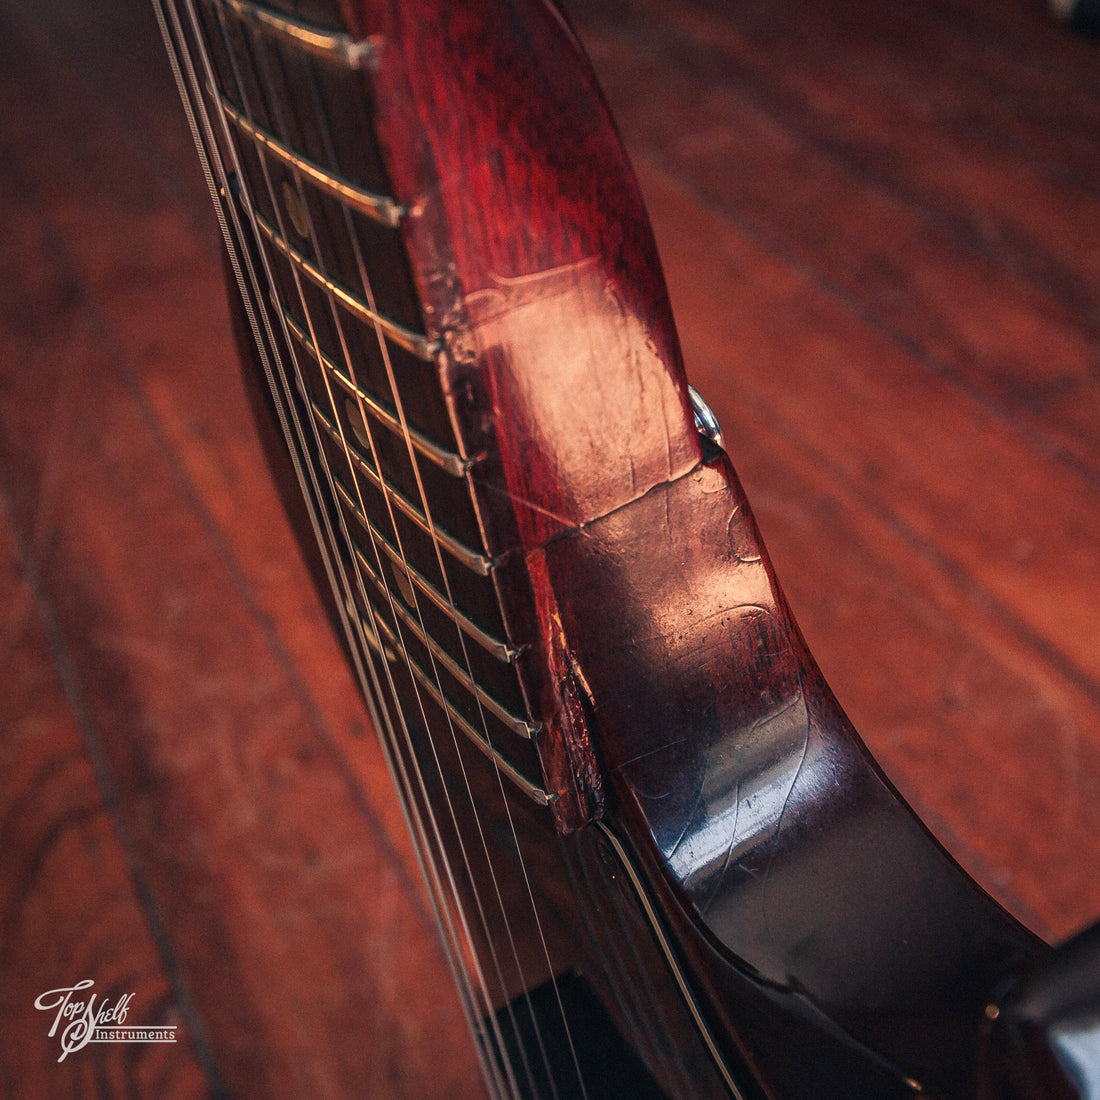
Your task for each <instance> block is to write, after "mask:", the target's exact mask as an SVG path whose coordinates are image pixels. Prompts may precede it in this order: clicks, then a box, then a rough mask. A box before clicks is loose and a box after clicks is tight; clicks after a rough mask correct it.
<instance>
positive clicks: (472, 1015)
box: [154, 0, 516, 1096]
mask: <svg viewBox="0 0 1100 1100" xmlns="http://www.w3.org/2000/svg"><path fill="white" fill-rule="evenodd" d="M154 2H155V3H156V5H157V12H158V18H159V19H160V22H161V28H162V31H163V32H164V37H165V41H166V44H167V45H168V47H169V52H170V54H172V53H173V44H172V41H171V38H170V36H169V34H168V30H167V24H166V21H165V16H164V12H163V10H162V9H161V7H160V2H161V0H154ZM187 7H188V12H189V16H190V21H191V26H192V29H193V30H194V33H195V35H196V37H197V41H198V42H199V43H200V47H199V50H198V53H199V56H200V58H201V60H202V64H203V66H204V69H205V75H206V78H207V80H210V79H212V73H211V66H210V60H209V57H208V55H207V54H206V52H205V50H203V49H202V48H201V38H202V36H201V32H200V30H199V25H198V19H197V14H196V11H195V7H194V3H193V2H188V3H187ZM172 17H173V20H174V22H175V26H176V29H177V33H178V34H180V35H181V36H182V31H181V29H180V24H179V16H178V12H177V11H176V10H175V9H174V8H173V9H172ZM222 31H223V35H224V23H223V26H222ZM186 60H187V64H188V71H189V75H190V87H191V89H192V92H193V94H194V96H195V98H196V100H197V101H198V109H199V110H200V111H201V112H202V119H203V125H204V127H205V132H206V134H207V135H209V136H210V138H211V147H212V149H213V156H214V157H215V159H216V164H217V168H218V172H219V174H220V179H221V185H222V187H223V188H225V189H226V190H228V181H227V177H226V173H225V168H224V165H223V163H222V158H221V154H220V152H219V151H218V147H217V142H216V141H215V140H213V131H212V128H211V124H210V121H209V118H208V116H207V113H206V110H205V107H204V105H203V104H202V101H201V96H200V94H199V93H200V82H199V81H198V79H197V77H196V76H195V72H194V67H193V65H192V62H191V58H190V56H189V54H188V55H186ZM234 64H235V63H234ZM177 79H178V80H179V81H180V86H181V93H182V94H183V98H184V104H185V107H187V106H188V104H189V99H188V93H187V91H186V90H185V85H184V84H183V82H182V79H181V78H180V77H179V73H178V70H177ZM238 84H239V77H238ZM246 107H247V103H246ZM189 117H190V116H189ZM220 121H221V125H222V130H223V133H224V136H225V138H226V141H227V147H228V148H229V149H230V153H231V155H232V156H233V159H234V161H235V162H237V158H236V154H235V152H234V151H233V149H232V142H231V141H229V134H228V131H227V127H226V121H225V119H224V116H223V117H222V118H221V119H220ZM193 129H195V127H194V125H193ZM196 144H197V146H198V148H199V154H200V159H203V163H204V166H205V165H206V163H207V162H206V160H205V152H204V145H203V141H202V140H201V139H200V138H199V136H198V133H197V132H196ZM237 170H238V171H239V170H240V165H239V162H237ZM266 176H267V174H266V171H265V178H266ZM207 177H208V180H210V182H211V191H212V196H213V198H214V201H215V206H219V204H218V201H217V192H216V188H215V187H214V185H213V181H212V178H211V176H210V173H209V170H207ZM268 187H269V190H270V179H268ZM227 205H228V208H229V213H230V214H231V216H232V218H233V223H234V225H235V226H236V227H237V233H238V239H240V240H243V239H244V236H243V234H241V230H240V222H239V217H238V211H237V207H236V205H235V204H233V203H228V204H227ZM219 218H220V221H221V223H222V228H223V231H225V235H226V244H227V246H228V247H229V251H230V255H231V257H232V258H233V260H234V270H235V272H236V273H237V276H238V280H239V282H240V286H241V291H242V294H243V296H244V302H245V306H246V310H247V311H248V314H249V318H250V321H251V323H252V326H253V329H254V331H256V332H257V335H258V334H259V330H258V328H257V326H256V320H255V314H254V313H253V311H252V310H251V308H250V305H249V303H250V301H251V297H250V291H249V288H248V287H246V286H245V283H244V280H243V278H242V277H241V268H240V264H239V262H238V259H237V256H236V248H235V245H234V242H233V240H232V239H231V235H230V234H229V233H228V231H227V230H226V222H225V211H224V210H222V209H221V208H220V207H219ZM254 224H255V222H254V219H253V225H254ZM260 257H261V259H262V262H263V267H264V271H265V273H266V275H267V278H268V280H269V283H270V280H271V269H270V265H269V263H268V261H267V259H266V257H264V256H263V255H262V251H261V253H260ZM243 259H244V262H245V263H246V264H247V266H248V271H249V277H250V279H251V280H252V285H253V288H255V290H256V291H258V290H259V284H258V281H257V279H256V275H255V272H254V269H253V264H252V260H251V258H250V257H249V256H248V254H247V251H246V252H245V254H244V257H243ZM256 302H257V305H259V306H260V307H261V316H262V317H263V322H264V325H265V327H266V330H267V332H268V334H269V336H271V332H272V328H271V321H270V318H269V316H268V315H267V312H266V310H262V296H257V298H256ZM272 340H273V338H272ZM270 346H271V347H272V348H277V345H276V344H275V343H274V342H272V343H271V345H270ZM260 351H261V355H262V357H263V361H264V367H265V373H266V374H267V376H268V381H269V383H271V385H272V389H273V391H274V390H275V383H274V378H275V377H276V375H275V374H274V373H273V371H272V369H271V365H270V363H269V362H268V360H267V357H266V355H263V346H262V345H261V347H260ZM275 354H276V358H277V359H278V360H279V374H278V377H280V380H281V383H282V387H283V389H284V390H285V391H286V395H287V396H286V400H287V401H288V402H289V399H290V392H291V391H290V386H289V382H288V380H287V372H286V368H285V366H284V365H283V363H282V361H281V358H282V357H281V356H279V355H278V352H277V351H276V352H275ZM292 365H293V364H292ZM294 366H295V374H296V375H297V374H298V372H297V369H296V365H294ZM297 380H298V382H299V384H300V383H301V378H300V376H298V378H297ZM275 396H276V406H277V408H278V409H279V410H280V423H281V424H282V426H283V429H284V433H287V424H286V421H285V417H284V414H283V406H282V404H281V398H280V395H279V394H277V393H276V395H275ZM290 409H291V415H292V416H293V418H294V423H295V426H296V429H297V432H298V435H299V437H300V438H301V439H302V440H303V441H304V438H305V437H304V435H303V431H302V426H301V423H300V421H299V418H298V415H297V412H296V411H295V410H294V408H293V403H292V402H290ZM312 429H313V432H312V434H313V435H314V437H316V436H317V431H318V429H317V425H316V424H315V423H314V424H312ZM288 441H289V435H288ZM318 446H319V441H318ZM305 453H306V455H307V465H308V467H309V470H310V476H311V478H312V479H313V483H314V486H315V488H316V473H315V471H314V469H313V465H312V463H309V462H308V448H307V450H306V452H305ZM293 454H294V452H293V448H292V457H293ZM321 461H322V464H323V465H324V466H325V471H326V473H327V474H328V476H329V478H330V480H331V476H332V474H331V470H329V468H328V464H327V462H326V460H325V459H324V456H323V453H322V454H321ZM295 466H296V469H297V468H298V467H297V461H295ZM298 475H299V480H300V481H301V482H302V485H303V489H305V484H304V481H302V474H301V470H300V469H298ZM307 503H308V493H307ZM311 514H312V509H311ZM324 514H325V526H326V531H327V532H328V534H329V538H330V539H332V540H333V546H334V545H335V539H334V536H333V533H332V529H331V521H330V518H329V516H328V513H327V510H324ZM314 526H315V529H316V521H314ZM340 526H341V528H343V531H344V537H345V539H348V538H349V536H348V533H347V530H346V526H345V524H344V523H343V522H342V521H341V524H340ZM324 549H325V548H324V545H323V541H322V550H324ZM324 556H325V559H326V566H327V565H328V554H327V552H326V553H325V555H324ZM337 564H338V568H339V571H340V576H341V580H342V581H343V582H344V584H343V590H344V591H345V592H346V591H348V587H347V580H346V576H345V572H344V567H343V564H342V562H340V561H339V555H338V554H337ZM329 575H330V579H331V577H332V574H331V570H330V572H329ZM359 583H360V587H361V586H362V581H361V579H360V581H359ZM334 587H336V586H335V584H334ZM342 611H343V609H342ZM342 618H344V616H343V615H342ZM355 620H356V623H357V626H358V633H359V636H360V638H361V639H362V643H361V644H362V647H363V650H366V649H367V648H368V647H367V635H366V633H365V632H364V630H363V627H362V622H361V619H360V618H359V617H358V616H356V617H355ZM344 622H345V629H347V624H348V620H347V619H346V618H344ZM349 642H351V643H352V644H351V648H352V653H353V655H354V656H355V664H356V668H357V669H358V671H359V675H360V681H361V682H362V683H363V685H364V688H366V683H365V677H364V675H363V664H362V663H361V661H360V659H359V656H358V653H359V652H360V651H359V650H358V649H357V648H356V646H355V644H354V639H353V638H352V637H350V631H349ZM364 655H365V654H364ZM367 665H368V667H369V669H370V673H371V679H372V682H373V686H374V693H373V696H372V693H371V692H365V694H366V695H367V700H368V703H369V704H370V710H371V714H372V717H373V718H374V720H375V724H376V728H378V729H379V730H380V731H383V730H384V731H385V732H386V735H387V736H384V737H381V738H380V740H381V742H382V748H383V755H384V757H385V760H386V764H387V767H388V769H389V772H390V775H391V777H392V778H393V780H394V783H395V785H396V786H397V787H398V789H399V791H401V792H402V799H401V804H402V811H403V813H404V816H405V820H406V823H407V824H408V825H409V828H410V831H411V832H412V833H413V835H414V838H415V843H414V849H415V851H416V853H417V859H418V862H419V863H420V867H421V871H422V873H423V874H424V876H425V879H426V880H427V881H428V882H429V886H430V891H429V892H430V895H431V898H432V909H433V913H434V916H435V920H436V924H437V928H438V929H439V932H440V936H441V938H442V939H443V942H444V945H445V947H446V954H447V958H448V962H449V964H450V965H451V969H452V973H453V974H454V976H455V980H456V983H457V984H458V986H459V988H460V991H461V993H462V1002H463V1006H464V1009H465V1013H466V1016H467V1020H468V1022H469V1024H470V1027H471V1029H472V1031H473V1033H474V1035H475V1040H476V1038H477V1037H478V1036H479V1035H480V1034H481V1033H482V1028H481V1025H480V1018H481V1013H480V1012H478V1011H477V1010H475V1008H474V1001H475V999H476V998H477V993H476V992H475V990H476V988H477V987H478V986H480V990H481V991H482V994H483V995H484V996H485V997H486V998H488V996H489V994H488V988H487V985H486V982H485V977H484V974H483V972H482V969H481V965H480V959H479V957H478V954H477V952H476V951H474V954H473V956H471V955H470V954H469V951H470V950H473V944H472V941H471V939H470V930H469V926H468V923H467V917H466V913H465V906H464V905H463V903H462V901H461V898H460V896H459V895H458V892H457V887H456V884H455V880H454V872H453V870H452V868H451V865H450V860H449V858H448V856H447V852H446V850H445V849H444V846H443V843H442V838H441V836H440V833H439V827H438V825H437V823H436V821H435V814H434V812H433V810H432V808H431V804H430V801H428V802H427V804H426V805H425V806H423V807H422V806H421V804H420V802H419V801H418V799H417V798H416V793H415V789H414V787H413V784H412V780H411V779H410V775H409V771H408V767H407V763H406V761H405V758H404V756H403V754H402V753H401V751H400V748H399V745H398V741H397V736H396V731H395V729H394V725H393V722H392V718H391V717H390V713H389V706H388V705H387V704H386V703H385V700H384V696H383V692H382V690H381V685H380V683H379V677H378V669H377V666H376V664H375V662H373V661H368V662H367ZM382 667H383V668H384V669H388V664H387V663H386V662H384V661H383V662H382ZM386 678H387V680H388V681H389V684H390V690H391V695H390V698H391V699H393V700H394V701H395V702H396V696H395V695H393V694H392V692H393V681H392V677H391V676H390V675H389V673H388V672H387V675H386ZM375 700H377V702H378V704H379V707H380V709H381V712H382V714H383V716H384V717H385V725H384V726H383V725H381V724H379V723H378V711H377V710H376V708H375ZM397 709H398V719H399V721H400V724H401V727H402V729H403V731H404V734H405V740H406V744H408V745H409V746H410V751H411V741H410V740H409V734H408V728H407V724H406V722H405V719H404V715H403V714H401V713H400V708H397ZM387 737H388V740H387ZM413 768H414V772H415V775H416V778H417V781H418V782H419V787H420V791H421V793H422V794H423V795H424V796H425V798H426V797H427V791H426V788H425V786H424V780H423V775H422V774H421V771H420V767H419V764H418V763H417V762H416V760H415V758H414V759H413ZM425 811H426V820H427V822H428V823H429V824H430V825H431V834H429V833H428V831H427V830H426V828H425V816H424V813H425ZM414 823H415V824H414ZM433 837H434V845H433V843H432V838H433ZM440 866H441V867H442V869H443V871H444V872H445V874H446V881H447V883H448V884H449V894H448V893H447V891H446V889H445V888H444V883H443V880H442V879H441V878H440V874H439V869H440ZM479 908H480V904H479ZM456 917H457V918H458V921H459V926H460V927H461V929H462V936H463V938H460V937H459V935H458V927H459V926H456V924H455V918H456ZM475 979H476V981H475ZM487 1003H488V1002H487ZM489 1008H490V1011H491V1004H489ZM491 1020H492V1021H493V1022H492V1030H493V1032H494V1034H495V1036H496V1041H497V1042H498V1044H499V1043H500V1034H499V1030H498V1028H497V1026H496V1024H495V1018H491ZM476 1045H477V1052H478V1060H479V1062H480V1064H481V1066H482V1070H483V1072H484V1074H485V1079H486V1083H487V1085H488V1086H489V1088H490V1091H491V1092H492V1093H493V1095H494V1096H497V1095H501V1093H502V1091H503V1090H507V1091H508V1092H509V1093H510V1094H514V1093H515V1091H516V1085H515V1079H514V1076H513V1074H512V1070H511V1066H510V1065H508V1066H506V1067H504V1068H505V1072H506V1076H507V1080H506V1081H505V1080H504V1079H503V1078H502V1077H501V1074H500V1069H501V1067H500V1066H498V1065H497V1063H496V1060H495V1059H492V1058H490V1057H488V1056H487V1053H486V1047H485V1045H484V1044H483V1043H481V1042H480V1041H477V1044H476Z"/></svg>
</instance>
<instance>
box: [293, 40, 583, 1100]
mask: <svg viewBox="0 0 1100 1100" xmlns="http://www.w3.org/2000/svg"><path fill="white" fill-rule="evenodd" d="M306 65H307V69H308V71H309V73H310V77H311V92H312V94H313V101H314V108H315V113H316V117H317V120H318V124H319V127H320V131H321V134H322V137H323V140H324V142H325V146H326V149H325V152H326V157H327V160H328V162H329V163H335V162H336V155H335V150H334V148H333V146H332V140H331V135H330V134H329V129H328V121H327V118H326V112H325V110H324V106H323V104H322V102H321V98H320V94H319V89H318V88H317V84H316V75H315V71H314V65H313V62H312V60H311V59H306ZM300 197H301V198H302V199H303V201H304V195H301V196H300ZM340 210H341V213H342V214H343V217H344V222H345V229H346V232H347V236H348V240H349V241H350V242H351V245H352V249H353V251H354V254H355V259H356V265H357V267H358V272H359V276H360V281H361V283H362V287H363V292H364V294H365V295H366V298H367V302H368V305H369V306H370V308H371V309H372V311H374V312H375V313H378V312H379V311H378V310H377V308H376V301H375V298H374V294H373V291H372V288H371V285H370V280H369V278H368V275H367V271H366V266H365V264H364V261H363V256H362V253H361V249H360V243H359V239H358V235H357V234H356V233H355V231H354V227H353V225H352V222H351V215H350V212H349V211H348V209H347V207H346V205H345V204H340ZM375 330H376V333H377V337H378V342H379V349H380V352H381V354H382V357H383V361H384V364H385V368H386V375H387V380H388V382H389V386H390V392H391V393H392V394H393V398H394V405H395V408H396V411H397V415H398V420H399V423H400V425H401V428H402V433H403V435H404V440H405V444H406V448H407V451H408V455H409V460H410V464H411V466H412V469H413V473H414V476H415V478H416V481H417V489H418V492H419V495H420V500H421V503H422V505H423V509H424V514H425V517H426V519H427V522H428V525H429V529H430V533H431V536H432V543H433V546H434V547H435V551H436V557H437V562H438V565H439V569H440V575H441V576H442V578H443V582H444V586H445V592H446V596H447V601H448V604H449V606H450V611H451V619H452V621H453V622H454V623H455V627H456V635H457V640H458V644H459V646H460V647H461V649H462V656H463V661H464V663H465V665H466V670H467V673H468V674H469V676H470V681H471V683H473V684H474V686H475V700H476V703H477V707H478V712H479V714H480V717H481V726H482V731H483V732H484V735H485V739H486V741H487V742H490V743H491V738H490V735H489V730H488V723H487V720H486V717H485V714H484V710H483V706H482V699H481V696H480V692H479V691H477V690H476V689H477V681H476V678H475V676H474V672H473V668H472V665H471V662H470V657H469V652H468V648H467V642H466V638H465V636H464V634H463V632H462V631H461V629H459V627H458V625H457V619H458V613H457V609H456V607H455V602H454V597H453V594H452V591H451V586H450V581H449V578H448V572H447V567H446V564H445V562H444V560H443V556H442V553H441V551H440V547H439V540H438V539H437V538H436V535H435V526H434V522H433V519H432V513H431V505H430V502H429V500H428V494H427V492H426V490H425V488H424V484H423V481H422V478H421V473H420V465H419V459H418V457H417V454H416V450H415V448H414V446H413V443H412V439H411V433H410V431H409V428H408V423H407V420H406V416H405V412H404V407H403V403H402V400H401V394H400V388H399V386H398V384H397V377H396V372H395V370H394V368H393V363H392V360H391V357H390V354H389V350H388V346H387V344H386V341H385V339H384V338H383V335H382V332H381V328H380V326H379V325H377V324H376V325H375ZM347 363H348V367H349V370H350V371H351V373H352V380H353V382H355V383H356V388H357V389H358V388H359V387H358V381H357V379H356V378H355V376H354V363H352V362H351V359H350V358H348V359H347ZM359 413H360V416H361V417H362V418H363V421H364V423H365V424H367V425H368V435H370V429H369V420H368V418H367V417H366V414H365V412H364V410H363V409H362V403H361V399H360V407H359ZM455 435H456V438H458V437H459V433H458V431H457V425H456V426H455ZM372 447H373V443H372ZM403 560H404V559H403ZM410 591H411V593H412V595H413V599H414V606H415V607H416V611H417V616H418V618H419V619H420V624H421V628H422V629H425V627H424V622H423V619H422V617H420V609H419V602H418V597H417V595H416V590H415V586H412V585H411V584H410ZM452 737H455V733H454V730H453V727H452ZM455 748H456V752H458V751H459V749H458V742H457V737H456V744H455ZM459 760H460V766H462V768H463V771H462V774H463V780H464V781H465V782H466V785H467V791H468V793H469V795H470V800H471V806H472V808H473V809H474V812H475V818H476V813H477V806H476V801H475V800H474V797H473V794H472V792H471V791H470V790H469V783H468V780H467V777H466V772H465V768H464V766H463V765H461V756H460V757H459ZM492 762H493V764H494V768H495V770H496V773H497V783H498V787H499V789H500V795H501V800H502V804H503V806H504V809H505V813H506V814H507V820H508V826H509V830H510V832H511V838H512V843H513V845H514V846H515V851H516V856H517V858H518V860H519V864H520V868H521V870H522V872H523V878H524V885H525V888H526V890H527V893H528V901H529V903H530V906H531V911H532V915H533V917H534V920H535V924H536V928H537V931H538V934H539V939H540V944H541V946H542V949H543V955H544V958H545V961H546V964H547V968H548V971H549V973H550V976H551V982H552V984H553V988H554V990H555V994H556V997H557V1001H558V1007H559V1011H560V1013H561V1016H562V1023H563V1026H564V1028H565V1032H566V1038H567V1041H568V1043H569V1047H570V1055H571V1058H572V1060H573V1066H574V1070H575V1072H576V1074H577V1078H578V1082H579V1084H580V1086H581V1091H582V1094H583V1095H586V1090H585V1087H584V1081H583V1074H582V1073H581V1070H580V1066H579V1063H578V1059H577V1057H576V1050H575V1045H574V1042H573V1037H572V1034H571V1030H570V1027H569V1021H568V1019H567V1015H566V1013H565V1011H564V1006H563V1005H562V1001H561V995H560V991H559V990H558V987H557V979H556V973H555V968H554V966H553V963H552V961H551V959H550V955H549V950H548V947H547V943H546V937H545V934H544V932H543V929H542V925H541V921H540V919H539V915H538V908H537V905H536V902H535V899H534V896H533V891H532V888H531V884H530V879H529V876H528V873H527V868H526V865H525V863H524V859H523V852H522V847H521V845H520V842H519V837H518V835H517V832H516V827H515V822H514V820H513V817H512V814H511V810H510V806H509V801H508V795H507V793H506V791H505V788H504V782H503V777H502V776H501V775H500V769H499V767H496V759H495V757H494V758H493V760H492ZM477 823H478V828H479V831H480V829H481V825H480V820H479V819H478V821H477ZM483 843H484V838H483ZM493 885H494V889H497V884H496V879H495V874H494V879H493ZM497 896H498V900H500V896H499V890H498V889H497ZM501 908H502V910H503V908H504V907H503V902H502V901H501ZM505 916H507V915H506V914H505ZM506 928H507V933H508V936H509V940H510V941H511V940H512V929H511V925H510V924H508V925H507V926H506ZM510 946H511V950H512V954H513V957H514V959H515V962H516V966H517V970H518V972H519V974H520V977H521V980H522V967H521V965H520V961H519V957H518V953H517V952H516V949H515V944H514V942H510ZM522 984H523V989H524V997H525V999H526V1000H527V1004H528V1009H529V1011H530V1014H531V1019H532V1022H533V1024H534V1027H535V1033H536V1038H537V1040H538V1043H539V1047H540V1051H541V1053H542V1057H543V1061H544V1064H545V1065H546V1068H547V1071H548V1076H549V1078H550V1082H551V1088H552V1090H553V1091H554V1093H555V1095H556V1091H557V1090H556V1086H555V1083H554V1079H553V1075H552V1074H550V1072H549V1064H548V1059H547V1055H546V1050H545V1045H544V1041H543V1038H542V1035H541V1029H540V1028H539V1024H538V1017H537V1015H536V1014H535V1012H534V1009H533V1007H532V1006H531V1002H530V996H529V993H528V990H527V983H526V982H525V981H523V982H522ZM521 1050H522V1047H521Z"/></svg>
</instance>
